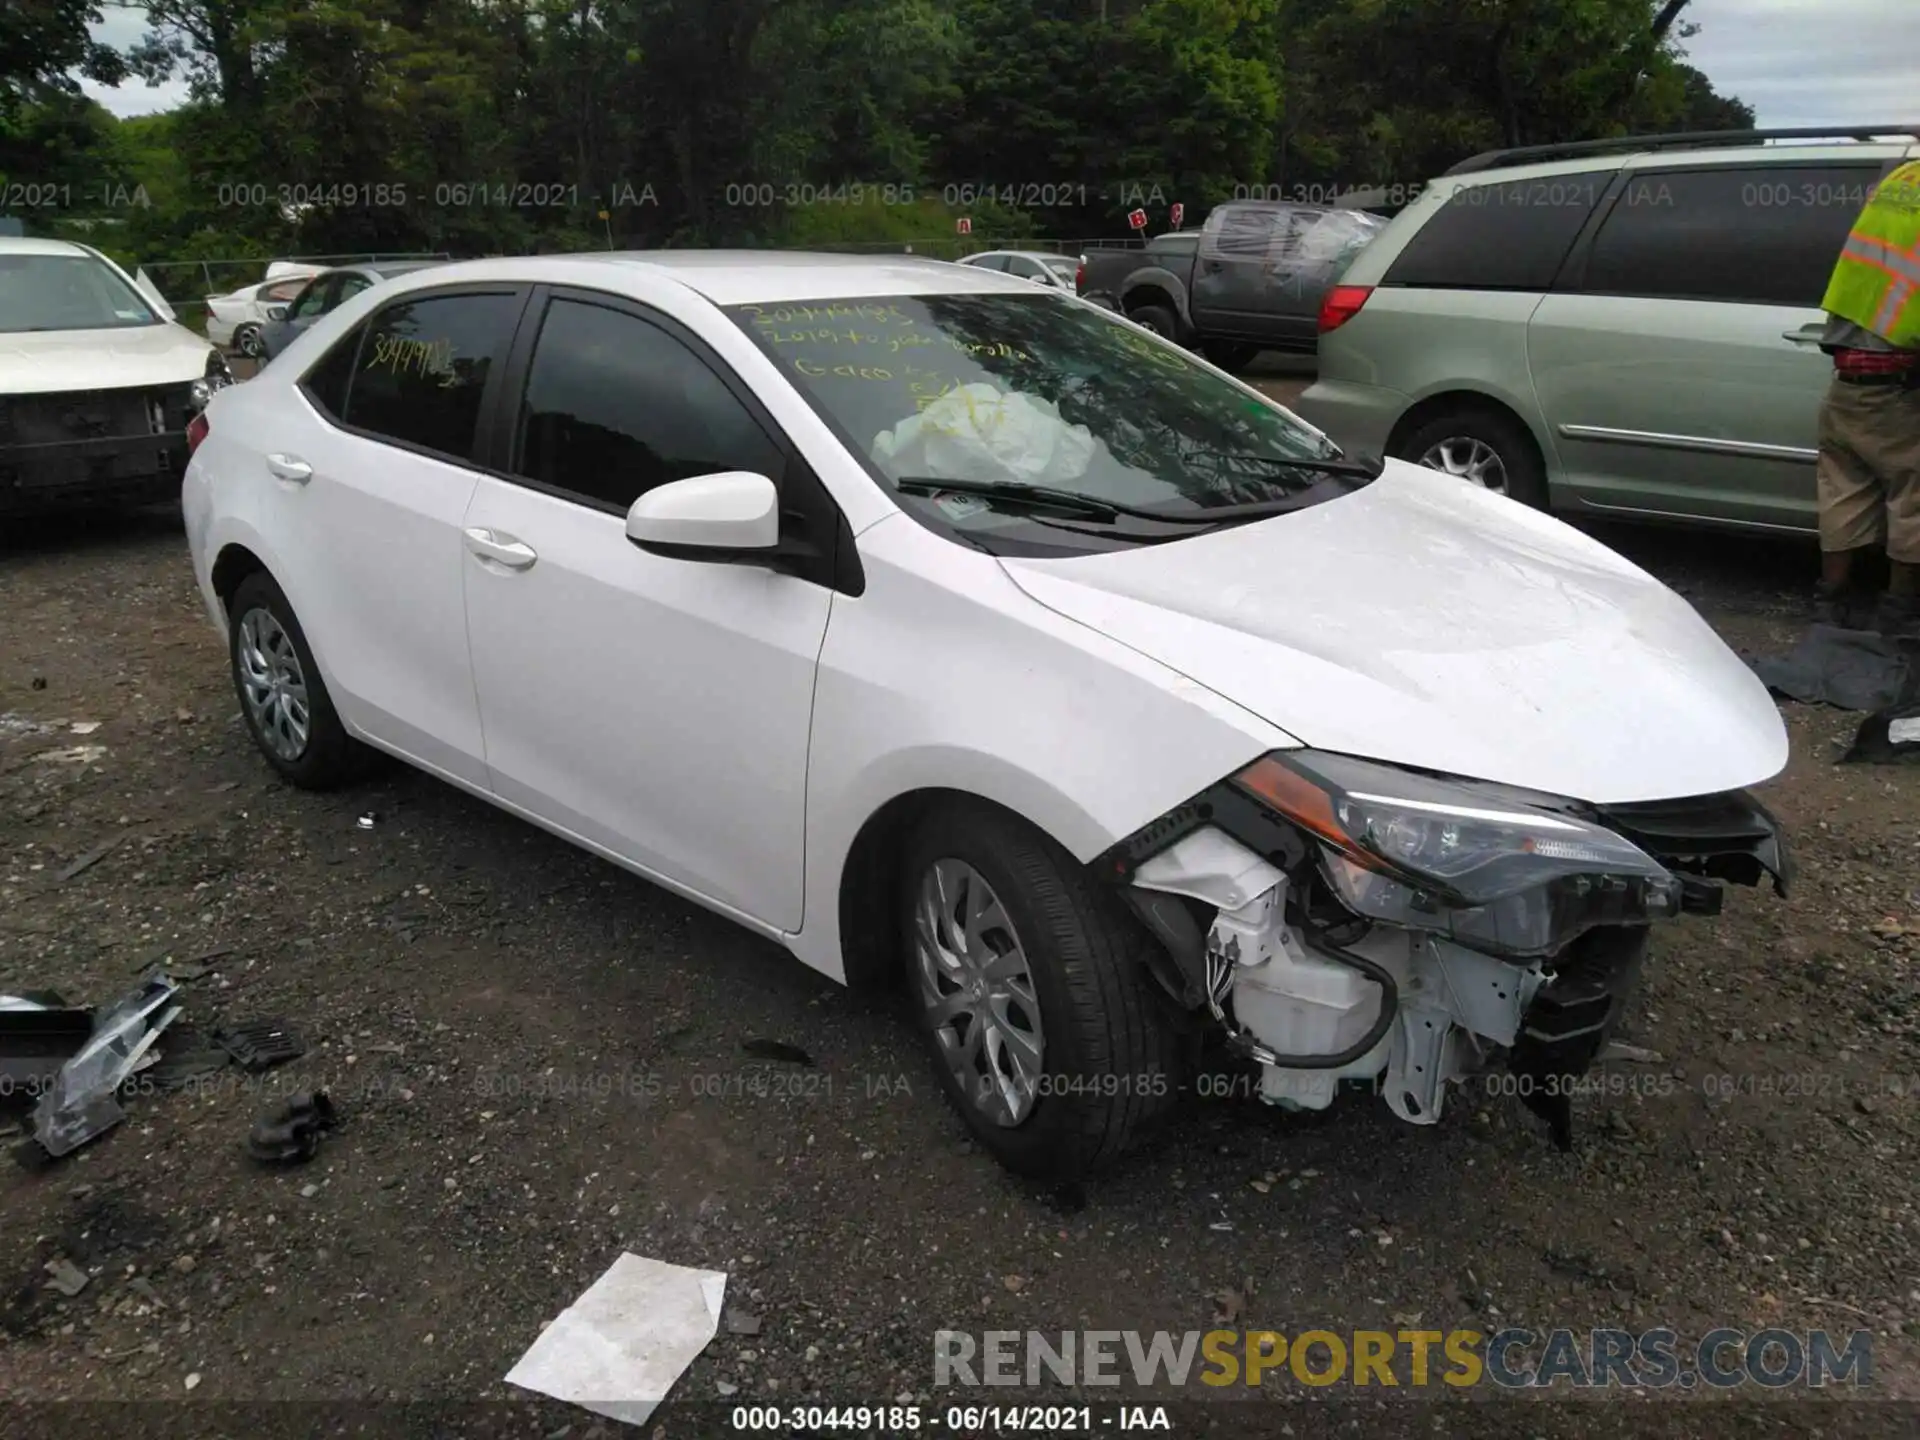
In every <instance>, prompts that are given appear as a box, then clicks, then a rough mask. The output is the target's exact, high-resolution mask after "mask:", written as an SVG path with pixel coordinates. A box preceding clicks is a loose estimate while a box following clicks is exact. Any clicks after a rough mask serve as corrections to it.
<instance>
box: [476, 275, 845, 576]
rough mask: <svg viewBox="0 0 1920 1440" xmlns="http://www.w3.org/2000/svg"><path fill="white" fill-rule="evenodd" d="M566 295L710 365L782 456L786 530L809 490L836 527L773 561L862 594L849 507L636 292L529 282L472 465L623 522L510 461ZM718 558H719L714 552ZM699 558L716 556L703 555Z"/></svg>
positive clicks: (763, 413)
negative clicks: (536, 368) (538, 357)
mask: <svg viewBox="0 0 1920 1440" xmlns="http://www.w3.org/2000/svg"><path fill="white" fill-rule="evenodd" d="M559 300H566V301H570V302H573V303H576V304H583V305H595V306H598V307H600V308H601V309H604V310H611V311H613V312H615V313H616V314H621V315H626V316H628V317H629V318H631V319H635V320H639V321H641V322H642V323H643V324H647V325H651V326H653V327H654V328H655V329H657V330H660V331H662V332H663V333H665V334H666V335H668V336H669V337H670V338H672V339H674V340H677V341H678V342H679V343H680V344H682V345H684V346H685V347H686V348H687V350H688V351H689V352H691V353H692V355H693V356H694V357H695V358H696V359H698V360H699V361H700V362H701V363H702V364H704V365H705V366H706V367H707V369H708V370H709V371H711V372H712V374H713V376H714V378H715V379H716V380H718V381H719V382H720V384H721V385H722V386H723V387H724V388H725V389H726V391H727V393H728V394H730V395H732V396H733V398H734V400H735V401H737V402H738V403H739V404H740V406H741V407H742V408H743V409H744V410H745V411H746V412H747V414H748V416H749V417H751V418H752V420H753V422H754V423H755V424H756V425H758V426H759V427H760V429H761V431H762V433H763V434H765V435H766V437H767V439H768V440H769V441H770V442H771V443H772V445H773V448H774V450H775V452H776V453H777V454H778V455H779V457H780V461H781V473H780V474H779V475H775V476H772V477H770V478H772V480H773V482H774V487H775V489H776V490H777V492H778V493H779V496H780V516H781V530H782V532H783V534H784V533H785V531H786V529H787V524H788V520H789V518H790V516H791V512H792V511H793V510H794V509H795V508H796V507H795V506H794V505H793V504H791V503H789V502H790V501H794V500H799V499H802V497H804V499H805V500H806V501H810V502H811V503H812V507H813V508H814V509H815V510H816V511H817V512H818V513H819V515H820V518H821V519H822V520H823V521H826V522H827V523H828V524H829V525H830V527H831V528H832V530H833V532H834V535H833V543H832V544H831V545H830V546H827V547H825V548H824V549H823V551H822V553H820V554H818V555H816V556H797V557H794V558H793V559H792V560H791V562H790V563H780V564H777V565H775V566H774V567H773V568H776V569H778V570H780V571H781V572H782V573H784V574H789V575H793V576H796V577H797V578H799V579H802V580H808V581H811V582H812V583H814V584H816V585H821V586H824V587H825V588H827V589H829V590H838V591H840V592H841V593H843V594H846V595H851V596H858V595H860V594H862V593H864V592H865V590H866V576H865V572H864V571H863V570H862V568H861V565H860V558H859V552H858V550H857V549H856V548H855V545H854V537H853V527H852V526H851V525H849V524H848V522H847V517H846V512H845V511H843V510H842V509H841V508H840V502H839V501H837V500H835V499H834V498H833V492H832V491H830V490H828V489H827V487H826V485H825V484H823V483H822V482H821V480H820V477H819V476H818V475H817V474H815V473H814V470H813V467H812V466H811V465H809V464H808V463H807V459H806V456H804V455H803V454H801V453H800V448H799V447H798V446H797V445H795V444H794V443H793V438H792V437H791V436H790V435H788V434H787V432H786V429H785V427H783V426H782V425H781V424H780V423H779V421H778V420H776V419H775V418H774V415H773V412H772V411H770V410H769V409H767V407H766V405H765V404H764V403H763V402H762V401H761V399H760V397H759V396H758V395H756V394H755V393H754V391H753V388H752V387H751V386H750V385H748V384H747V382H746V381H744V380H742V379H741V378H740V376H739V374H738V372H736V371H735V370H734V368H733V366H731V365H729V364H728V363H727V362H726V360H725V359H724V358H722V357H721V356H720V354H719V353H718V352H716V351H715V350H714V348H713V347H712V346H711V345H709V344H708V343H707V342H706V341H705V340H704V339H702V338H701V337H700V336H699V335H698V334H697V333H695V332H694V331H693V330H692V329H691V328H689V327H688V326H687V325H685V324H683V323H682V322H680V321H679V320H676V319H675V318H674V317H673V316H671V315H668V314H667V313H666V312H665V311H662V310H657V309H655V308H654V307H653V306H651V305H648V304H646V303H645V302H644V301H639V300H635V299H633V298H632V297H631V296H627V295H621V294H617V293H615V292H613V291H608V290H595V289H591V288H589V287H586V286H582V285H553V284H546V283H535V284H533V285H531V286H529V287H528V295H527V302H526V304H525V306H524V307H523V308H522V309H521V312H520V316H519V319H518V321H517V322H516V325H515V328H514V335H513V340H512V342H511V343H510V344H509V346H508V347H507V361H506V363H505V364H504V365H502V366H500V367H499V375H500V387H499V389H498V390H495V389H494V388H493V387H492V386H491V385H489V386H488V394H487V396H486V398H485V401H484V402H483V404H484V406H485V407H486V408H484V409H483V410H482V412H481V425H480V429H481V432H482V439H481V441H480V443H479V445H477V446H476V449H477V450H478V451H479V453H480V456H481V461H480V463H479V464H477V465H476V466H475V467H474V468H476V469H478V470H480V471H482V472H483V473H484V474H486V475H488V476H491V477H492V478H493V479H496V480H503V481H505V482H507V483H508V484H511V485H518V486H520V487H522V488H523V489H527V490H532V491H535V492H537V493H538V494H542V495H548V496H551V497H552V498H554V499H556V500H562V501H565V502H566V503H568V504H570V505H577V506H579V507H580V508H581V509H583V510H593V511H597V512H598V513H600V514H603V515H611V516H614V517H616V518H619V519H621V520H622V521H624V520H625V518H626V514H627V512H626V510H625V509H624V508H622V507H621V506H618V505H610V504H608V503H607V502H605V501H603V500H596V499H594V498H593V497H592V496H589V495H582V494H581V493H580V492H579V491H577V490H568V489H566V488H565V487H564V486H559V485H549V484H547V483H546V482H545V481H543V480H535V479H533V478H532V477H531V476H527V475H521V474H519V473H517V472H516V471H515V470H514V469H513V468H512V467H513V464H514V460H515V456H516V454H517V451H518V448H519V442H520V438H521V437H520V433H519V432H520V399H521V397H522V396H524V395H525V394H526V390H527V381H528V379H529V378H530V377H531V375H532V372H533V352H534V347H535V345H536V344H537V342H538V340H539V338H540V331H541V329H542V327H543V326H544V324H545V322H546V316H547V312H548V311H549V310H550V309H551V308H552V306H553V304H554V302H555V301H559ZM716 559H717V557H716ZM739 560H740V563H743V564H753V563H766V562H765V559H764V557H762V558H760V559H758V560H756V559H755V558H753V557H748V556H741V557H739ZM695 563H716V562H715V561H711V560H701V561H697V562H695Z"/></svg>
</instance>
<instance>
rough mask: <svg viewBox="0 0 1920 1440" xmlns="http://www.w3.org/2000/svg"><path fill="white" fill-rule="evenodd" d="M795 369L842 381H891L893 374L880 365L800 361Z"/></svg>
mask: <svg viewBox="0 0 1920 1440" xmlns="http://www.w3.org/2000/svg"><path fill="white" fill-rule="evenodd" d="M793 368H794V369H796V370H798V371H799V372H800V373H801V374H802V375H812V376H815V377H818V376H822V375H832V376H834V377H836V378H838V379H841V380H891V379H893V372H892V371H891V370H884V369H882V368H881V367H879V366H878V365H823V364H821V363H820V362H819V361H818V360H798V359H796V360H795V361H794V362H793Z"/></svg>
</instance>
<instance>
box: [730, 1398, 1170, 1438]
mask: <svg viewBox="0 0 1920 1440" xmlns="http://www.w3.org/2000/svg"><path fill="white" fill-rule="evenodd" d="M728 1424H729V1426H730V1428H732V1429H734V1430H739V1431H743V1432H748V1433H751V1432H754V1431H760V1432H763V1433H764V1432H780V1433H786V1432H791V1431H796V1430H797V1431H815V1432H818V1431H825V1432H828V1433H831V1432H833V1431H844V1432H846V1433H848V1434H850V1435H917V1434H922V1433H925V1434H930V1435H931V1434H949V1435H983V1434H985V1435H997V1434H1006V1433H1009V1432H1014V1433H1031V1434H1035V1435H1091V1434H1098V1433H1100V1432H1102V1431H1132V1430H1153V1431H1160V1432H1162V1433H1165V1432H1168V1431H1171V1430H1172V1429H1173V1421H1172V1419H1171V1417H1170V1416H1169V1415H1168V1414H1167V1408H1166V1406H1164V1405H947V1406H922V1405H736V1406H734V1407H733V1411H732V1413H731V1415H729V1417H728Z"/></svg>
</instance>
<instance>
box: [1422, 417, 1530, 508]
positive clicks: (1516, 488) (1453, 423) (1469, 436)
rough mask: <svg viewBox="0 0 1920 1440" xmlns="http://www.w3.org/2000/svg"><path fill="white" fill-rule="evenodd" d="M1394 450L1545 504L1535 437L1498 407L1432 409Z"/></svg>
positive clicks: (1518, 497)
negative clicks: (1435, 412)
mask: <svg viewBox="0 0 1920 1440" xmlns="http://www.w3.org/2000/svg"><path fill="white" fill-rule="evenodd" d="M1394 454H1395V455H1396V456H1398V457H1399V458H1400V459H1402V460H1411V461H1412V462H1413V463H1414V464H1416V465H1424V466H1426V467H1427V468H1428V469H1429V470H1439V471H1441V472H1442V473H1444V474H1448V475H1452V476H1455V477H1456V478H1458V479H1461V480H1465V481H1466V482H1467V483H1468V484H1471V485H1477V486H1479V487H1480V488H1481V489H1483V490H1491V491H1493V492H1494V493H1495V494H1496V495H1505V496H1507V497H1509V498H1510V499H1514V500H1518V501H1520V502H1521V503H1522V504H1525V505H1532V506H1534V507H1536V508H1538V509H1545V508H1546V503H1547V479H1546V469H1545V467H1544V466H1543V465H1542V464H1541V461H1540V452H1539V450H1538V449H1537V448H1536V447H1535V445H1534V443H1533V437H1532V436H1530V435H1528V434H1527V433H1526V431H1525V430H1524V429H1523V428H1522V427H1521V425H1520V424H1519V422H1518V421H1516V420H1513V419H1510V418H1509V417H1507V416H1505V415H1502V414H1500V413H1499V412H1497V411H1494V410H1488V409H1483V408H1480V407H1477V406H1476V407H1470V408H1462V409H1459V410H1451V411H1447V412H1445V413H1443V414H1440V415H1436V416H1434V417H1433V418H1432V419H1429V420H1425V421H1422V422H1421V423H1420V424H1419V425H1417V426H1415V427H1414V428H1413V429H1411V430H1409V431H1408V432H1407V433H1406V435H1404V436H1403V437H1401V440H1400V442H1399V443H1398V444H1397V445H1396V446H1395V447H1394Z"/></svg>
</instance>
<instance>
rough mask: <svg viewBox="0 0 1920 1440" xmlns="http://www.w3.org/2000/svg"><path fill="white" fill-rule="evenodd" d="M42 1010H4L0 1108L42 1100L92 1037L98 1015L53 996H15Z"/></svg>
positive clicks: (0, 1018)
mask: <svg viewBox="0 0 1920 1440" xmlns="http://www.w3.org/2000/svg"><path fill="white" fill-rule="evenodd" d="M14 998H15V999H18V1000H24V1001H26V1002H27V1003H29V1004H32V1005H38V1006H41V1007H44V1008H41V1009H38V1010H15V1009H6V1010H0V1107H16V1106H17V1107H25V1106H28V1105H31V1104H33V1103H34V1102H35V1101H36V1100H38V1099H39V1097H40V1096H41V1094H42V1093H43V1092H44V1091H45V1090H46V1088H47V1086H48V1085H50V1084H51V1083H52V1081H53V1077H54V1076H55V1075H56V1074H58V1073H59V1070H60V1067H61V1066H62V1065H64V1064H66V1063H67V1061H68V1060H70V1059H72V1058H73V1057H74V1056H75V1055H77V1054H78V1053H79V1052H80V1050H81V1048H82V1047H83V1046H85V1045H86V1043H87V1041H88V1040H89V1039H90V1038H91V1037H92V1035H93V1012H92V1011H89V1010H79V1009H75V1008H74V1007H72V1006H69V1005H68V1004H67V1003H66V1002H65V1001H63V1000H62V999H61V998H60V997H59V996H58V995H55V994H52V993H50V992H48V991H37V992H34V993H32V994H27V995H19V996H15V997H14Z"/></svg>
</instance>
